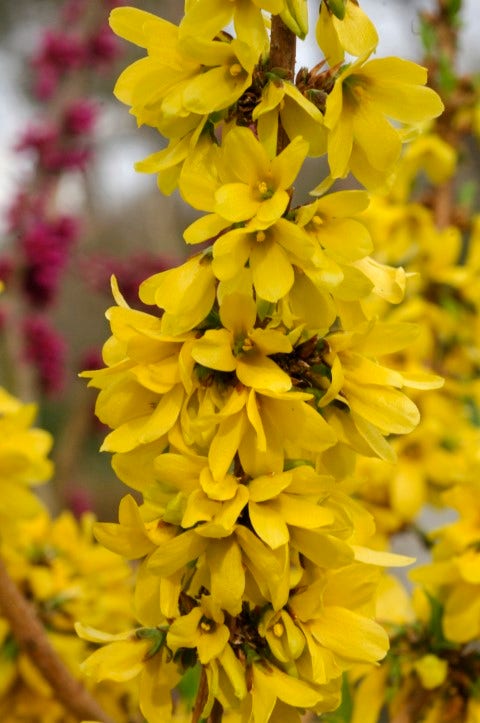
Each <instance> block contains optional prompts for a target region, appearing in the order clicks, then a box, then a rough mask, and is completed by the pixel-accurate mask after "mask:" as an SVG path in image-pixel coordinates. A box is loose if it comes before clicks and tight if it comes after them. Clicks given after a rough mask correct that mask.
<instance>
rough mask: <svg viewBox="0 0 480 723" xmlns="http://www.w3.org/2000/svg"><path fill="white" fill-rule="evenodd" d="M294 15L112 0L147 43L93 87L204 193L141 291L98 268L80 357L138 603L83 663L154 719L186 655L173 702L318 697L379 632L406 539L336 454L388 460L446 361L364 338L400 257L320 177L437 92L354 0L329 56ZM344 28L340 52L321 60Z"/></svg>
mask: <svg viewBox="0 0 480 723" xmlns="http://www.w3.org/2000/svg"><path fill="white" fill-rule="evenodd" d="M207 5H208V7H207ZM262 10H264V11H267V12H271V13H272V21H271V22H272V31H271V38H270V40H269V38H268V35H267V32H266V24H265V16H264V15H263V14H262V12H261V11H262ZM231 19H233V23H234V27H235V31H236V35H235V37H232V36H231V35H230V34H229V33H227V32H226V31H224V28H225V26H226V24H227V23H228V22H229V21H230V20H231ZM307 22H308V18H307V10H306V4H305V3H304V2H298V3H295V4H293V3H292V4H290V3H289V4H288V5H287V3H282V2H278V3H258V4H257V3H253V2H251V3H250V2H249V3H241V4H240V3H238V4H237V3H229V5H228V9H227V8H224V7H223V3H216V4H214V5H212V7H210V5H209V4H207V3H204V2H202V0H198V2H196V3H190V4H187V6H186V13H185V16H184V18H183V20H182V22H181V23H180V25H179V26H178V27H177V26H175V25H173V24H171V23H169V22H167V21H165V20H163V19H161V18H157V17H156V16H153V15H151V14H150V13H147V12H145V11H142V10H138V9H136V8H118V9H116V10H114V11H113V12H112V15H111V25H112V28H113V29H114V30H115V32H117V33H118V34H119V35H121V36H122V37H124V38H126V39H127V40H130V41H131V42H134V43H135V44H137V45H139V46H141V47H143V48H145V50H146V56H145V57H144V58H141V59H140V60H137V61H136V62H135V63H133V65H131V66H129V67H128V68H127V69H126V70H125V71H124V72H123V73H122V75H121V76H120V78H119V80H118V82H117V85H116V88H115V93H116V95H117V97H118V98H119V99H120V100H122V101H123V102H125V103H127V104H128V105H130V106H131V112H132V113H133V114H134V115H135V116H136V118H137V121H138V122H139V124H143V123H145V124H148V125H151V126H153V127H155V128H157V129H158V130H159V132H160V133H161V134H162V135H164V136H165V137H166V138H167V139H168V146H167V147H166V148H165V149H164V150H161V151H158V152H156V153H154V154H153V155H151V156H149V157H148V158H147V159H145V160H144V161H142V162H140V163H139V164H138V168H139V170H141V171H147V172H156V173H157V174H158V182H159V186H160V188H161V190H163V191H164V192H167V193H169V192H171V191H172V190H173V189H174V188H175V187H177V186H178V188H179V190H180V193H181V194H182V196H183V198H184V199H185V200H186V201H187V202H188V203H189V204H190V205H191V206H193V208H195V209H197V210H199V211H202V212H204V215H202V216H200V218H199V219H198V220H196V221H195V222H194V223H193V224H191V225H190V226H189V227H188V228H187V229H186V231H185V240H186V241H187V243H189V244H197V243H200V242H207V246H206V247H203V249H202V251H200V252H199V253H196V254H194V255H193V256H192V257H191V258H189V259H188V260H187V261H186V262H185V263H184V264H182V265H181V266H178V267H176V268H173V269H170V270H168V271H164V272H161V273H159V274H156V275H154V276H152V277H150V278H148V279H146V280H145V281H144V282H143V283H142V284H141V286H140V293H139V296H140V300H141V301H142V302H143V303H144V304H147V305H151V306H152V307H153V310H152V311H146V312H144V311H138V310H135V309H133V308H131V307H129V306H128V304H127V303H126V301H125V300H124V298H123V297H122V295H121V293H120V290H119V289H118V287H117V284H116V283H115V282H114V283H113V291H114V297H115V301H116V306H113V307H112V308H111V309H109V311H108V314H107V316H108V319H109V321H110V325H111V329H112V336H111V338H110V339H109V341H108V342H107V343H106V345H105V347H104V362H105V365H106V366H105V368H103V369H99V370H95V371H91V372H86V373H85V376H87V377H88V378H90V380H91V381H90V384H91V385H93V386H95V387H96V388H98V389H99V390H100V391H99V395H98V399H97V405H96V412H97V415H98V417H99V418H100V420H101V421H102V422H103V423H105V424H106V425H108V426H109V427H110V428H111V430H112V431H111V432H110V434H108V436H107V438H106V439H105V442H104V444H103V449H104V450H107V451H110V452H113V453H114V457H113V461H112V463H113V467H114V470H115V472H116V474H117V475H118V476H119V477H120V479H121V480H122V481H123V482H125V483H126V484H127V485H128V486H130V487H131V488H132V489H133V490H136V491H137V492H138V493H140V495H141V497H142V504H140V505H139V504H138V502H137V501H136V500H135V499H134V498H133V497H132V496H130V495H127V496H126V497H125V498H124V499H123V500H122V502H121V505H120V511H119V522H118V524H117V523H103V524H97V525H96V527H95V534H96V536H97V538H98V539H99V541H100V542H102V543H103V544H104V545H105V546H107V547H108V548H109V549H111V550H113V551H115V552H117V553H119V554H121V555H123V556H124V557H126V558H128V559H138V560H141V565H140V567H139V571H138V576H137V582H136V593H135V609H136V615H137V617H138V620H139V622H140V625H141V627H139V628H137V629H136V630H134V631H131V632H130V631H129V632H126V633H125V636H124V639H123V640H122V641H119V640H118V637H113V638H112V641H111V642H110V643H109V644H107V645H106V646H104V647H102V648H100V649H99V650H97V651H96V652H95V653H93V655H91V656H90V657H89V658H88V660H87V661H86V662H85V669H86V671H87V672H89V673H90V674H91V675H92V676H93V677H94V679H97V680H102V679H114V680H116V679H126V678H135V677H137V676H139V678H140V688H139V690H140V707H141V710H142V712H143V714H144V716H145V717H146V718H147V719H148V720H149V721H150V722H151V723H153V722H154V721H166V720H171V719H172V715H174V708H175V705H174V704H175V700H176V697H177V696H176V695H174V696H173V697H171V696H170V692H171V691H173V689H175V688H177V686H178V685H179V684H180V686H182V685H183V682H182V680H183V679H184V677H185V676H186V675H190V673H189V672H188V671H189V670H190V669H191V668H193V669H194V670H195V671H197V672H196V678H197V686H196V687H197V689H196V692H195V696H194V697H195V703H194V706H193V720H194V721H198V720H200V719H203V718H209V719H211V720H220V718H222V716H223V717H224V718H225V720H231V721H234V720H238V721H241V720H252V721H255V722H256V723H263V722H264V721H265V722H266V721H269V720H271V721H274V720H278V721H284V720H286V719H287V717H288V720H292V721H294V720H299V719H300V718H299V716H300V713H301V712H302V711H304V710H306V709H310V710H312V711H314V712H316V713H322V712H325V711H329V710H332V709H334V708H335V707H337V706H338V704H339V702H340V696H341V686H342V673H343V672H345V671H348V670H350V669H352V668H355V667H356V666H357V665H358V664H359V663H362V664H371V663H375V662H377V661H379V660H381V659H382V658H383V657H384V655H385V653H386V651H387V648H388V638H387V636H386V633H385V631H384V630H383V629H382V628H381V627H380V626H379V625H378V623H376V622H375V621H374V620H373V617H374V612H375V610H374V598H375V596H374V591H375V587H376V584H377V582H378V577H379V571H378V565H392V564H393V565H395V564H404V563H405V562H407V561H408V560H405V559H404V558H400V557H396V556H394V555H392V554H390V553H388V552H381V551H378V550H375V549H371V548H369V547H368V540H369V538H370V537H371V536H372V534H373V532H374V520H373V518H372V516H371V515H370V514H369V513H368V512H367V510H366V509H365V508H364V507H362V506H361V505H359V504H358V502H357V501H356V500H354V499H353V498H352V496H351V495H350V494H349V491H350V485H351V482H350V478H351V476H352V474H353V472H354V467H355V461H356V458H357V457H358V456H367V457H377V458H380V459H385V460H389V461H390V462H391V461H392V460H393V459H394V451H393V449H392V447H391V445H390V443H389V440H388V437H389V436H390V435H392V434H394V435H402V434H406V433H408V432H411V431H412V430H413V429H414V427H415V426H416V425H417V423H418V421H419V412H418V408H417V406H416V405H415V404H414V403H413V401H411V399H410V398H409V397H408V396H407V395H406V394H405V391H404V390H405V389H429V388H438V387H439V386H441V383H442V381H441V379H440V378H439V377H436V376H434V375H432V374H430V373H429V372H428V367H427V369H425V368H424V367H423V365H419V366H418V367H417V368H415V369H405V370H404V369H402V368H400V367H398V365H392V364H390V363H389V362H388V361H385V362H384V361H383V357H384V356H385V355H386V354H391V353H392V352H396V351H400V350H401V349H403V348H404V347H405V346H407V345H408V344H410V343H411V341H412V338H413V336H414V333H415V330H414V327H413V326H412V325H411V324H408V323H404V322H394V321H383V320H382V321H380V320H379V318H378V316H377V315H376V314H372V313H371V312H370V308H371V306H372V304H373V302H374V301H375V300H378V301H382V302H385V303H387V304H396V303H398V302H400V301H401V300H402V298H403V295H404V292H405V273H404V272H403V270H402V269H400V268H394V267H392V266H388V265H385V264H382V263H379V262H378V261H376V260H375V259H374V258H373V257H372V256H371V255H370V254H371V252H372V249H373V244H372V239H371V235H370V233H369V231H368V229H367V226H366V225H365V224H364V222H363V220H362V218H361V214H362V212H363V211H364V210H365V208H366V207H367V206H368V194H367V193H366V192H365V191H360V190H359V191H337V192H333V193H327V194H326V195H323V194H324V193H325V191H327V190H328V189H329V187H330V186H331V184H332V183H333V180H334V179H336V178H341V177H345V176H346V175H347V173H348V172H349V171H351V172H352V173H353V174H354V175H355V176H357V178H358V179H359V180H360V181H361V182H362V183H363V184H364V185H365V186H366V187H367V188H369V189H373V188H376V187H378V186H379V185H381V184H384V183H385V182H386V180H387V178H388V175H389V174H390V173H391V172H392V170H393V168H394V166H395V163H396V162H397V161H398V158H399V156H400V149H401V144H402V140H403V139H404V138H405V137H406V132H407V130H408V125H409V126H412V124H418V123H419V122H425V121H428V120H430V119H432V118H434V117H436V116H438V115H439V114H440V113H441V111H442V103H441V101H440V100H439V97H438V96H437V94H436V93H435V92H434V91H433V90H431V89H430V88H427V87H425V82H426V71H425V70H424V69H423V68H421V67H420V66H418V65H416V64H414V63H411V62H407V61H403V60H399V59H395V58H390V59H378V60H371V59H369V56H370V55H371V53H372V52H373V51H374V49H375V46H376V43H377V34H376V31H375V30H374V28H373V26H372V24H371V22H370V20H369V19H368V18H367V17H366V16H365V15H364V14H363V12H361V11H360V9H359V8H358V6H357V5H356V4H355V3H353V2H350V0H349V1H348V2H347V3H340V4H339V6H338V7H337V5H336V4H333V3H322V13H321V15H320V19H319V22H318V26H317V38H318V39H319V45H320V47H321V48H322V49H323V50H324V52H325V55H326V57H325V60H324V61H322V63H320V64H319V65H318V66H316V68H315V69H314V70H313V71H308V70H306V69H302V70H301V71H300V72H299V73H298V74H297V76H296V77H294V75H293V62H294V61H293V59H294V53H293V54H292V47H293V46H294V38H295V34H296V35H298V36H300V37H304V35H305V32H306V27H307ZM355 34H358V36H359V37H360V38H361V40H360V41H359V42H358V43H357V42H355V40H352V38H353V37H354V36H355ZM282 38H283V39H282ZM345 38H348V39H347V40H345ZM288 44H289V45H290V56H289V54H288V52H287V51H288V50H289V48H288V47H287V46H288ZM344 51H347V52H349V53H350V54H352V55H354V56H358V60H357V61H355V62H354V63H353V64H350V65H349V66H343V65H342V61H343V53H344ZM289 58H290V59H289ZM390 119H392V120H395V121H401V122H402V123H403V124H404V125H403V126H402V127H399V125H398V124H395V125H393V124H392V123H391V122H390ZM407 124H408V125H407ZM323 153H327V155H328V164H329V168H330V175H329V176H328V177H327V178H325V179H323V180H322V179H320V181H319V183H318V184H317V185H316V187H315V189H313V191H312V194H313V196H317V197H318V198H317V200H314V201H313V202H309V203H304V204H300V205H299V203H298V201H296V199H294V190H293V184H294V183H295V180H296V178H297V176H298V174H299V172H300V171H301V168H302V166H303V164H304V161H305V160H306V158H307V157H308V156H318V155H321V154H323ZM79 633H80V635H83V636H85V637H86V638H87V639H89V640H92V641H95V640H96V641H98V642H104V641H105V635H104V634H103V633H100V632H99V633H94V632H93V631H86V630H84V628H82V627H81V626H80V627H79Z"/></svg>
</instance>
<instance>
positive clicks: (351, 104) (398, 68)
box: [325, 57, 443, 187]
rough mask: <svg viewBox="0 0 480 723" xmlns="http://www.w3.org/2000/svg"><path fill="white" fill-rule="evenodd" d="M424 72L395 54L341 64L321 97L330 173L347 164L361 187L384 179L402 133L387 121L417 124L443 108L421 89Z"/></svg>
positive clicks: (339, 175) (395, 157) (340, 175)
mask: <svg viewBox="0 0 480 723" xmlns="http://www.w3.org/2000/svg"><path fill="white" fill-rule="evenodd" d="M426 80H427V71H426V70H425V68H422V67H421V66H419V65H416V64H415V63H412V62H410V61H407V60H400V59H398V58H379V59H375V60H368V61H366V60H365V57H363V58H360V59H359V60H357V61H356V62H355V63H352V64H351V65H349V66H347V67H345V68H344V69H343V70H342V71H341V72H340V74H339V76H338V78H337V79H336V81H335V85H334V87H333V90H332V92H331V93H330V95H329V96H328V98H327V102H326V111H325V126H326V128H328V130H329V133H328V139H327V143H328V162H329V165H330V172H331V174H332V177H333V178H343V177H344V176H346V174H347V172H348V170H349V169H350V170H351V171H352V173H353V174H354V176H356V178H358V180H359V181H360V182H361V183H363V184H364V185H365V186H367V187H375V186H378V185H380V184H381V183H383V182H384V181H385V179H386V178H387V177H388V175H389V174H390V173H391V171H392V170H393V168H394V165H395V163H396V162H397V161H398V159H399V156H400V150H401V145H402V137H401V133H400V131H399V130H397V129H396V128H394V126H392V125H391V123H390V122H389V121H388V120H387V119H388V118H392V119H393V120H398V121H401V122H402V123H407V124H413V123H419V122H421V121H424V120H428V119H430V118H436V117H437V116H438V115H440V113H441V112H442V110H443V104H442V102H441V101H440V99H439V97H438V95H437V94H436V93H435V92H434V91H433V90H431V89H430V88H426V87H424V86H425V83H426Z"/></svg>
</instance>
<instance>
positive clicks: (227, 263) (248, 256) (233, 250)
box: [212, 218, 315, 302]
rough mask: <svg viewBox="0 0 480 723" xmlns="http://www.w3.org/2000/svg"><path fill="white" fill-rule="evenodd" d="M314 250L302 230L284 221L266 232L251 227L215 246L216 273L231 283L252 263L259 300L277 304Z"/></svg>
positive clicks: (230, 234) (219, 240)
mask: <svg viewBox="0 0 480 723" xmlns="http://www.w3.org/2000/svg"><path fill="white" fill-rule="evenodd" d="M314 250H315V247H314V245H313V244H312V242H311V240H310V239H309V238H308V236H307V235H306V234H305V233H304V232H303V230H302V229H301V228H299V226H297V225H296V224H294V223H292V222H291V221H287V219H285V218H280V219H278V221H276V222H275V223H273V224H272V225H271V226H269V227H268V228H266V229H264V230H262V229H260V230H259V229H256V228H249V227H247V228H237V229H232V230H231V231H227V232H226V233H224V234H222V235H221V236H220V237H219V238H217V239H216V241H215V243H214V244H213V250H212V251H213V262H212V269H213V273H214V274H215V276H216V277H217V279H221V280H230V279H233V278H235V277H236V276H238V274H239V273H240V272H241V271H242V269H243V268H244V266H245V265H246V264H247V263H248V266H249V268H250V269H251V273H252V282H253V286H254V288H255V291H256V292H257V294H258V296H259V297H260V298H262V299H265V300H266V301H272V302H275V301H278V300H279V299H280V298H281V297H283V296H285V295H286V294H287V293H288V292H289V291H290V289H291V287H292V285H293V282H294V266H297V267H300V268H302V267H305V266H306V265H307V264H308V261H309V259H310V258H311V257H312V256H313V253H314ZM273 268H274V269H275V274H272V269H273Z"/></svg>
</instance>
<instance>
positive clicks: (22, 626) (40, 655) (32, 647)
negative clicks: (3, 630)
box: [0, 559, 114, 723]
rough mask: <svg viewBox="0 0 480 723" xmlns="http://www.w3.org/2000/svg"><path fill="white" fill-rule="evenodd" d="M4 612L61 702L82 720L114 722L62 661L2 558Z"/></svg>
mask: <svg viewBox="0 0 480 723" xmlns="http://www.w3.org/2000/svg"><path fill="white" fill-rule="evenodd" d="M0 610H1V612H2V614H3V615H4V616H5V617H6V619H7V620H8V622H9V625H10V628H11V630H12V633H13V635H14V637H15V639H16V641H17V643H18V644H19V646H20V648H21V649H22V650H24V651H25V653H26V654H27V655H28V656H29V657H30V659H31V660H32V662H33V663H34V665H35V666H36V667H37V668H38V670H39V671H40V673H41V674H42V675H43V677H44V678H45V680H46V681H47V682H48V683H49V684H50V686H51V687H52V689H53V690H54V692H55V695H56V697H57V698H58V700H59V701H60V702H61V703H62V704H63V705H64V706H65V708H66V709H67V710H68V711H69V712H70V713H71V714H72V715H74V716H75V717H76V718H78V720H79V721H82V720H92V721H93V720H94V721H100V722H101V723H114V721H113V720H112V719H111V718H110V717H109V716H108V715H107V714H106V713H105V712H104V711H103V710H102V709H101V707H100V706H99V705H98V703H97V702H96V700H94V698H92V696H91V695H90V693H89V692H88V691H87V690H86V689H85V688H84V686H83V685H82V684H81V683H80V681H78V680H76V679H75V678H73V677H72V675H71V673H70V671H69V670H68V669H67V668H66V667H65V665H64V664H63V662H62V661H61V660H60V658H59V657H58V655H57V653H56V651H55V650H54V648H53V647H52V645H51V644H50V641H49V640H48V638H47V635H46V633H45V630H44V628H43V626H42V624H41V622H40V620H39V619H38V617H37V614H36V612H35V610H34V608H33V606H32V605H31V604H30V603H29V602H27V600H25V598H24V597H23V595H22V594H21V593H20V591H19V589H18V588H17V586H16V585H15V583H14V581H13V580H12V579H11V577H10V575H9V574H8V571H7V568H6V567H5V564H4V562H3V561H2V560H1V559H0Z"/></svg>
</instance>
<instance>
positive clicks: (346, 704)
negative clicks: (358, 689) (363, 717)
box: [322, 673, 353, 723]
mask: <svg viewBox="0 0 480 723" xmlns="http://www.w3.org/2000/svg"><path fill="white" fill-rule="evenodd" d="M352 714H353V698H352V691H351V689H350V685H349V683H348V675H347V673H344V674H343V678H342V702H341V703H340V706H339V707H338V708H337V709H336V710H335V711H333V713H327V714H326V715H323V716H322V721H324V722H325V723H350V721H351V720H352Z"/></svg>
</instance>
